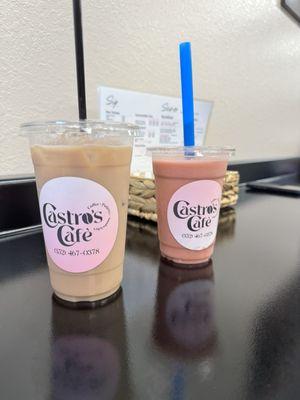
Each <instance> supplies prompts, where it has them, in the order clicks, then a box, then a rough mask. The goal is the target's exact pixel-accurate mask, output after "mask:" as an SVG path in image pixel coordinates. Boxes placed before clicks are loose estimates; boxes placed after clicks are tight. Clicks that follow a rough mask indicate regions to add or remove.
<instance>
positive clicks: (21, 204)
mask: <svg viewBox="0 0 300 400" xmlns="http://www.w3.org/2000/svg"><path fill="white" fill-rule="evenodd" d="M229 169H230V170H235V171H238V172H239V173H240V182H241V183H247V182H250V181H255V180H258V179H263V178H269V177H272V176H279V175H284V174H289V173H295V172H297V173H300V158H287V159H280V160H261V161H243V162H232V163H230V165H229ZM0 204H1V208H0V239H1V238H2V239H4V238H7V237H8V236H14V235H16V234H18V232H19V233H20V234H23V233H27V232H28V231H29V230H30V229H31V227H32V229H33V230H36V229H40V227H39V225H40V223H41V220H40V213H39V206H38V198H37V191H36V186H35V179H34V177H33V176H27V177H26V176H16V177H13V176H8V177H1V179H0Z"/></svg>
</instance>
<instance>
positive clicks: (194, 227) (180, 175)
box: [151, 147, 233, 265]
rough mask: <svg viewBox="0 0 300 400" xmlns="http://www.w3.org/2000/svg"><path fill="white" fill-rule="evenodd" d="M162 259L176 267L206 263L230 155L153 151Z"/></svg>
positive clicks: (205, 150) (207, 150)
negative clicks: (177, 265) (174, 264)
mask: <svg viewBox="0 0 300 400" xmlns="http://www.w3.org/2000/svg"><path fill="white" fill-rule="evenodd" d="M151 152H152V160H153V172H154V175H155V185H156V200H157V215H158V236H159V242H160V250H161V254H162V256H164V257H165V258H167V259H169V260H171V261H173V262H175V263H179V264H186V265H193V264H204V263H207V262H208V261H209V259H210V257H211V256H212V253H213V250H214V243H215V238H216V233H217V227H218V219H219V211H220V205H221V196H222V187H223V181H224V177H225V173H226V169H227V164H228V159H229V156H230V155H231V154H233V150H232V149H229V148H222V147H191V148H189V147H173V148H172V147H169V148H168V147H167V148H166V147H161V148H152V149H151Z"/></svg>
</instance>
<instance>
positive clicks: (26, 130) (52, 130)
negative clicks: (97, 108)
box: [20, 119, 140, 136]
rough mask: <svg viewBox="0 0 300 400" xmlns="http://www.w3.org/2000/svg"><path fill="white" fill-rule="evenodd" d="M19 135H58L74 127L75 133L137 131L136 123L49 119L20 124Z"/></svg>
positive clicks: (125, 132)
mask: <svg viewBox="0 0 300 400" xmlns="http://www.w3.org/2000/svg"><path fill="white" fill-rule="evenodd" d="M20 129H21V135H22V136H24V135H25V136H28V135H32V134H40V135H42V134H47V135H51V134H52V135H58V134H62V133H64V132H65V130H66V129H68V130H70V129H74V130H75V131H76V132H77V133H78V132H80V131H83V132H84V133H85V134H93V133H94V132H99V131H102V132H105V133H114V132H115V133H118V134H128V133H129V132H132V133H134V132H137V131H138V130H139V129H140V128H139V126H138V125H134V124H131V123H123V122H115V121H101V120H97V119H86V120H73V121H70V120H49V121H31V122H26V123H23V124H21V125H20Z"/></svg>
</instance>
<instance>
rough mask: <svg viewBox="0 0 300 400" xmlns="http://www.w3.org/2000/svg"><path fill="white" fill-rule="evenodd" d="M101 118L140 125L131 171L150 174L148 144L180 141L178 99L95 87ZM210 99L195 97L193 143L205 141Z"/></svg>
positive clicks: (179, 106) (169, 143)
mask: <svg viewBox="0 0 300 400" xmlns="http://www.w3.org/2000/svg"><path fill="white" fill-rule="evenodd" d="M98 103H99V115H100V119H102V120H107V121H118V122H130V123H133V124H136V125H138V126H139V127H140V129H141V133H140V135H139V137H137V138H135V145H134V151H133V161H132V173H144V174H145V175H146V176H148V175H149V176H150V175H151V174H152V168H151V159H150V158H149V157H148V156H147V155H146V150H147V147H151V146H164V145H169V146H170V145H182V144H183V126H182V107H181V99H180V98H176V97H166V96H158V95H154V94H148V93H140V92H133V91H129V90H122V89H114V88H110V87H104V86H100V87H99V88H98ZM212 106H213V103H212V102H211V101H203V100H195V105H194V110H195V142H196V144H197V145H201V144H204V141H205V135H206V129H207V125H208V121H209V117H210V114H211V111H212Z"/></svg>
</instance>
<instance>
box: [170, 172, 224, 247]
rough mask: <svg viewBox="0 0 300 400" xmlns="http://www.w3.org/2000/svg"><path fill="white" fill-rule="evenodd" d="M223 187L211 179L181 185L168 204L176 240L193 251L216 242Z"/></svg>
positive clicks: (171, 226)
mask: <svg viewBox="0 0 300 400" xmlns="http://www.w3.org/2000/svg"><path fill="white" fill-rule="evenodd" d="M221 194H222V188H221V185H220V184H219V183H218V182H215V181H210V180H202V181H194V182H191V183H188V184H186V185H184V186H181V187H180V188H179V189H178V190H177V191H176V192H175V193H174V194H173V196H172V197H171V199H170V201H169V205H168V224H169V228H170V231H171V233H172V235H173V237H174V239H175V240H176V241H177V242H178V243H179V244H181V246H183V247H185V248H187V249H190V250H203V249H206V248H207V247H209V246H210V245H212V244H213V242H214V240H215V238H216V234H217V227H218V219H219V211H220V202H221Z"/></svg>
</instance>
